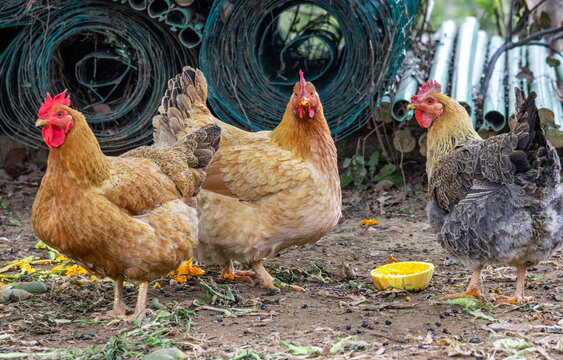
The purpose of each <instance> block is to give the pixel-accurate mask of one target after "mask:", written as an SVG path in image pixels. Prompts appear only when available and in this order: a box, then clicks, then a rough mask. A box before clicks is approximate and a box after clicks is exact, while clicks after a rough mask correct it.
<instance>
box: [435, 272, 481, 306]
mask: <svg viewBox="0 0 563 360" xmlns="http://www.w3.org/2000/svg"><path fill="white" fill-rule="evenodd" d="M482 269H483V267H482V266H480V267H478V268H477V269H475V270H473V276H472V277H471V281H470V282H469V285H467V289H466V290H465V291H464V292H462V293H459V294H449V295H446V296H444V299H445V300H448V299H457V298H462V297H471V298H474V299H478V300H483V295H481V292H480V291H479V276H480V275H481V270H482Z"/></svg>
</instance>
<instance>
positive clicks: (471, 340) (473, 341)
mask: <svg viewBox="0 0 563 360" xmlns="http://www.w3.org/2000/svg"><path fill="white" fill-rule="evenodd" d="M469 342H470V343H472V344H479V343H480V342H481V339H479V338H471V339H469Z"/></svg>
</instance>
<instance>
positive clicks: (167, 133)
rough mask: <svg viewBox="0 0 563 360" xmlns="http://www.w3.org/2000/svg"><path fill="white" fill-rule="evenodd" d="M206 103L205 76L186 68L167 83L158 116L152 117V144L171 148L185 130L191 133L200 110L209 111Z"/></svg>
mask: <svg viewBox="0 0 563 360" xmlns="http://www.w3.org/2000/svg"><path fill="white" fill-rule="evenodd" d="M206 101H207V81H206V80H205V76H204V75H203V73H202V72H201V71H200V70H198V69H194V68H192V67H190V66H185V67H184V68H183V69H182V72H181V73H180V74H178V75H176V76H175V77H173V78H172V79H170V80H168V88H167V89H166V91H165V93H164V96H163V97H162V101H161V105H160V107H159V108H158V111H159V114H158V115H156V116H155V117H154V118H153V127H154V133H153V137H154V141H155V144H156V145H159V146H172V145H174V144H175V143H176V141H177V140H179V139H181V138H182V137H183V136H184V135H185V134H186V132H187V131H189V130H190V129H192V130H193V128H195V126H194V125H195V124H194V117H195V115H197V114H198V112H201V111H203V112H206V113H208V112H209V110H208V109H207V106H206ZM206 118H210V117H206Z"/></svg>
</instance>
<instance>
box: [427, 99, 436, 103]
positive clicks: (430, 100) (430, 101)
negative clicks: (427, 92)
mask: <svg viewBox="0 0 563 360" xmlns="http://www.w3.org/2000/svg"><path fill="white" fill-rule="evenodd" d="M433 102H434V100H432V99H428V100H426V103H427V104H432V103H433Z"/></svg>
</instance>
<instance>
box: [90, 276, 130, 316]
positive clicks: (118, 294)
mask: <svg viewBox="0 0 563 360" xmlns="http://www.w3.org/2000/svg"><path fill="white" fill-rule="evenodd" d="M128 310H129V308H128V307H127V305H125V301H123V278H121V279H117V280H116V281H115V286H114V296H113V308H112V309H111V310H110V311H108V312H107V313H106V314H105V315H98V316H96V317H95V320H96V321H101V320H114V319H120V318H125V315H126V313H127V311H128Z"/></svg>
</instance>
